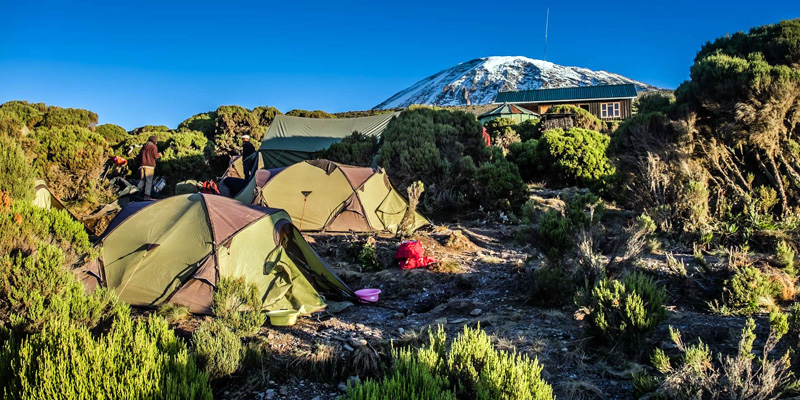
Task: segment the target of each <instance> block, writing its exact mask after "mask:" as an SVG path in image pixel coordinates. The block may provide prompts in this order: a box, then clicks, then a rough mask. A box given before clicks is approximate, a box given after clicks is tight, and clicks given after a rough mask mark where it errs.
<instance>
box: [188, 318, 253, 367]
mask: <svg viewBox="0 0 800 400" xmlns="http://www.w3.org/2000/svg"><path fill="white" fill-rule="evenodd" d="M192 338H193V341H194V354H195V357H196V358H197V363H198V365H199V366H200V368H202V369H203V371H205V373H206V374H208V376H209V377H211V378H212V379H216V378H221V377H223V376H228V375H230V374H232V373H234V372H236V370H237V369H238V368H239V361H241V353H242V342H241V341H240V340H239V337H238V336H236V334H235V333H233V332H231V330H230V329H228V328H227V327H226V326H225V324H224V323H222V322H221V321H219V320H217V321H211V322H207V323H204V324H203V325H200V328H198V329H197V330H196V331H194V334H193V335H192Z"/></svg>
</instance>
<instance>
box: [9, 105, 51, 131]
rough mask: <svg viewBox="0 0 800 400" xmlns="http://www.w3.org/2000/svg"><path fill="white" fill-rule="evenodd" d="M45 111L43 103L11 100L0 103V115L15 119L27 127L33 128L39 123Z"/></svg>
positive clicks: (45, 107)
mask: <svg viewBox="0 0 800 400" xmlns="http://www.w3.org/2000/svg"><path fill="white" fill-rule="evenodd" d="M46 112H47V106H46V105H45V104H44V103H28V102H27V101H19V100H13V101H9V102H6V103H3V104H0V115H3V116H4V117H5V118H13V119H15V120H17V121H18V122H19V123H20V125H21V126H25V127H27V128H28V129H33V128H34V127H35V126H36V125H38V124H39V123H41V122H42V120H43V119H44V114H45V113H46Z"/></svg>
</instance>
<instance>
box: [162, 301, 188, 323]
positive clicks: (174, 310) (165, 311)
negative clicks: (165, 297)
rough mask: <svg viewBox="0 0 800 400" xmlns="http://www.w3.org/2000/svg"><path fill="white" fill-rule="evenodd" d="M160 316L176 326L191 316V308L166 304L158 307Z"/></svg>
mask: <svg viewBox="0 0 800 400" xmlns="http://www.w3.org/2000/svg"><path fill="white" fill-rule="evenodd" d="M158 315H160V316H162V317H164V319H165V320H166V321H167V322H168V323H170V324H174V323H176V322H178V321H181V320H183V319H185V318H186V317H188V316H189V307H186V306H179V305H176V304H172V303H164V304H162V305H161V306H160V307H158Z"/></svg>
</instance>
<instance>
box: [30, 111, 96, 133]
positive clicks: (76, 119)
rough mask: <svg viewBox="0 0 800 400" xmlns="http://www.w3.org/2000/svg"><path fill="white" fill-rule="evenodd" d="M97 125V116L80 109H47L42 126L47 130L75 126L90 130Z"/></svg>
mask: <svg viewBox="0 0 800 400" xmlns="http://www.w3.org/2000/svg"><path fill="white" fill-rule="evenodd" d="M96 124H97V114H95V113H93V112H91V111H89V110H82V109H80V108H61V107H56V106H49V107H47V112H46V113H45V114H44V120H42V122H41V126H43V127H46V128H53V127H61V128H63V127H66V126H69V125H73V126H76V127H81V128H90V127H92V126H94V125H96Z"/></svg>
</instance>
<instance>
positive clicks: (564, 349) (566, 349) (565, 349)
mask: <svg viewBox="0 0 800 400" xmlns="http://www.w3.org/2000/svg"><path fill="white" fill-rule="evenodd" d="M561 351H563V352H565V353H566V352H567V351H569V349H568V348H566V347H562V348H561Z"/></svg>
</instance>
